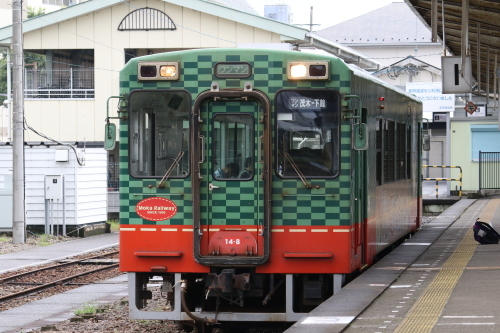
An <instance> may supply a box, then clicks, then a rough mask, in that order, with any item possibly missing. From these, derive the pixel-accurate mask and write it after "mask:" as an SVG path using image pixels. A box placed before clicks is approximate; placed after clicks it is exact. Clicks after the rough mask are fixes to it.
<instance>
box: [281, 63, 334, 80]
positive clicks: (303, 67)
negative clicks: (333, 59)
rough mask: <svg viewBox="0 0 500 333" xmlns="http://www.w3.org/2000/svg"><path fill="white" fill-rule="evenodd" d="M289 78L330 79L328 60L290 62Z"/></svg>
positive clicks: (288, 68)
mask: <svg viewBox="0 0 500 333" xmlns="http://www.w3.org/2000/svg"><path fill="white" fill-rule="evenodd" d="M287 77H288V79H289V80H328V79H329V62H328V61H301V62H289V63H288V66H287Z"/></svg>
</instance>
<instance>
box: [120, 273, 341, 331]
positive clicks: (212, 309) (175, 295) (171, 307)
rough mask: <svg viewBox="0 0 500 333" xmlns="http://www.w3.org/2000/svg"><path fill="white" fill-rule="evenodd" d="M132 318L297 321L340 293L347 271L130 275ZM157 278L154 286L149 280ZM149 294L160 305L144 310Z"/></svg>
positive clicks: (214, 321) (191, 320) (152, 280)
mask: <svg viewBox="0 0 500 333" xmlns="http://www.w3.org/2000/svg"><path fill="white" fill-rule="evenodd" d="M128 281H129V302H130V318H131V319H146V320H155V319H156V320H175V321H180V322H191V323H195V324H207V325H211V324H216V323H221V322H296V321H297V320H299V319H300V318H301V317H302V316H303V315H304V314H305V313H308V312H309V311H311V310H312V309H313V308H315V307H316V306H318V305H319V304H321V303H322V302H323V301H325V300H326V299H327V298H329V297H330V296H332V295H333V294H334V293H336V292H338V291H339V290H340V289H341V287H342V286H343V285H344V284H345V283H346V275H345V274H255V273H253V272H252V270H251V269H248V270H240V269H237V270H235V269H228V268H220V269H217V271H215V270H214V272H213V273H209V274H181V273H172V274H164V273H162V274H155V273H128ZM154 281H157V284H156V288H155V285H154V284H153V282H154ZM153 292H157V293H158V292H159V293H160V297H162V299H163V300H164V306H163V307H162V309H167V311H158V309H156V310H152V311H144V310H142V309H143V308H144V307H145V306H146V304H147V301H148V299H151V298H152V297H153Z"/></svg>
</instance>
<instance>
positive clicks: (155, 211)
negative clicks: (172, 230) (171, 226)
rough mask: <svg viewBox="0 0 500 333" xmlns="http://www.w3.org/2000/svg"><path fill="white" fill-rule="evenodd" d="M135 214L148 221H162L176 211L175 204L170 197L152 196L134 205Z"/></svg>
mask: <svg viewBox="0 0 500 333" xmlns="http://www.w3.org/2000/svg"><path fill="white" fill-rule="evenodd" d="M135 212H136V213H137V215H139V216H140V217H142V218H143V219H145V220H149V221H164V220H168V219H170V218H172V217H173V216H174V215H175V214H176V213H177V205H176V204H175V203H174V202H173V201H172V200H170V199H166V198H159V197H152V198H146V199H144V200H141V201H139V203H138V204H137V205H135Z"/></svg>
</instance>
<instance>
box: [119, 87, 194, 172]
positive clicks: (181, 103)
mask: <svg viewBox="0 0 500 333" xmlns="http://www.w3.org/2000/svg"><path fill="white" fill-rule="evenodd" d="M129 107H130V121H129V133H130V137H129V147H130V151H129V156H130V159H129V161H130V162H129V163H130V173H131V175H132V176H133V177H136V178H162V177H164V176H167V177H170V178H184V177H187V175H188V173H189V118H190V107H191V98H190V95H189V94H188V93H187V92H186V91H174V90H135V91H132V93H131V94H130V97H129Z"/></svg>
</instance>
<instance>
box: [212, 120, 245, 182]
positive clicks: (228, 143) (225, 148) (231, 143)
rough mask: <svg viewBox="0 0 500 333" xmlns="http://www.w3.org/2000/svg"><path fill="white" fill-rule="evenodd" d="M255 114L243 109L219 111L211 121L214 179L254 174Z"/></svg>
mask: <svg viewBox="0 0 500 333" xmlns="http://www.w3.org/2000/svg"><path fill="white" fill-rule="evenodd" d="M254 140H255V130H254V118H253V116H252V115H251V114H244V113H219V114H216V115H214V117H213V124H212V145H211V146H212V152H211V154H212V155H211V156H212V175H213V178H214V179H215V180H223V179H227V180H250V179H252V178H253V177H254V170H255V156H254V155H255V154H254Z"/></svg>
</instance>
